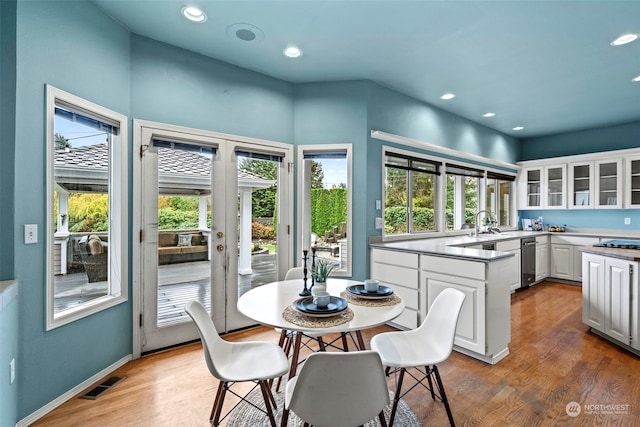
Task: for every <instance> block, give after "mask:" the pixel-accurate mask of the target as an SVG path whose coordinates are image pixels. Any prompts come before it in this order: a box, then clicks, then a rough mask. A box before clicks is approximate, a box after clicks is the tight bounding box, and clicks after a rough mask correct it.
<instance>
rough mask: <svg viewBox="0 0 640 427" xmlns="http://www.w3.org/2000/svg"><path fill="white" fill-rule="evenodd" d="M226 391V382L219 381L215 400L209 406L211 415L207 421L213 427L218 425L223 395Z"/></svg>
mask: <svg viewBox="0 0 640 427" xmlns="http://www.w3.org/2000/svg"><path fill="white" fill-rule="evenodd" d="M226 393H227V383H226V382H224V381H220V384H219V385H218V393H217V395H216V400H215V402H214V403H213V408H211V417H210V418H209V421H211V423H212V425H213V427H218V426H219V425H220V414H221V413H222V405H223V404H224V396H225V394H226Z"/></svg>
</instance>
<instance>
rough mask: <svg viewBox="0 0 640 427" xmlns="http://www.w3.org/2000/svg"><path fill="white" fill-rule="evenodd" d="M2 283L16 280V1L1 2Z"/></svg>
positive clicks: (0, 151) (0, 228)
mask: <svg viewBox="0 0 640 427" xmlns="http://www.w3.org/2000/svg"><path fill="white" fill-rule="evenodd" d="M0 51H1V52H2V60H0V153H2V155H1V156H0V171H2V173H0V200H1V201H2V202H1V203H0V280H8V279H13V278H14V270H13V208H14V205H13V203H14V191H13V182H14V175H13V172H14V158H15V144H14V142H15V139H16V138H15V131H16V125H15V120H16V2H15V1H12V0H8V1H0Z"/></svg>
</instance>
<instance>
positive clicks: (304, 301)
mask: <svg viewBox="0 0 640 427" xmlns="http://www.w3.org/2000/svg"><path fill="white" fill-rule="evenodd" d="M293 307H294V308H295V309H296V310H298V311H300V312H302V313H304V314H306V315H309V316H317V317H324V316H335V315H336V314H339V313H340V312H341V311H343V310H345V309H346V308H347V300H345V299H344V298H340V297H335V296H333V295H331V297H330V299H329V305H327V306H326V307H325V308H320V307H318V306H317V305H316V304H314V302H313V297H305V298H300V299H298V300H296V301H295V302H294V303H293Z"/></svg>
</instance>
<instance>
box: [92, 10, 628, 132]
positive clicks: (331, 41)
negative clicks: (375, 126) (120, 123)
mask: <svg viewBox="0 0 640 427" xmlns="http://www.w3.org/2000/svg"><path fill="white" fill-rule="evenodd" d="M93 1H94V2H95V3H96V4H97V5H98V6H99V7H100V8H102V9H103V10H105V11H106V12H107V13H108V14H110V15H111V16H113V17H114V18H115V19H116V20H118V21H120V22H121V23H122V24H123V25H124V26H125V27H127V28H128V29H129V30H130V31H132V32H133V33H136V34H140V35H143V36H146V37H149V38H152V39H156V40H159V41H162V42H165V43H169V44H172V45H175V46H179V47H181V48H184V49H188V50H191V51H194V52H198V53H200V54H202V55H207V56H210V57H212V58H216V59H219V60H221V61H225V62H228V63H231V64H235V65H238V66H240V67H243V68H247V69H250V70H254V71H257V72H260V73H263V74H266V75H269V76H273V77H276V78H278V79H282V80H286V81H289V82H293V83H305V82H320V81H337V80H360V79H368V80H371V81H374V82H376V83H379V84H381V85H383V86H386V87H389V88H391V89H394V90H396V91H398V92H402V93H405V94H407V95H410V96H412V97H414V98H417V99H420V100H423V101H425V102H428V103H430V104H432V105H435V106H437V107H440V108H442V109H444V110H447V111H450V112H452V113H454V114H457V115H459V116H462V117H466V118H468V119H470V120H472V121H474V122H477V123H480V124H483V125H485V126H488V127H490V128H493V129H496V130H498V131H501V132H504V133H506V134H510V135H513V136H515V137H518V138H530V137H535V136H541V135H547V134H555V133H560V132H565V131H572V130H578V129H585V128H592V127H601V126H606V125H610V124H618V123H625V122H630V121H635V120H640V82H632V81H631V80H632V79H633V78H634V77H637V76H638V75H640V39H639V40H636V41H635V42H633V43H631V44H628V45H624V46H618V47H613V46H611V45H610V42H611V41H612V40H613V39H615V38H616V37H618V36H619V35H621V34H623V33H627V32H633V33H640V0H622V1H616V0H606V1H585V0H561V1H559V0H547V1H544V0H538V1H515V0H503V1H482V0H477V1H458V0H449V1H444V0H441V1H430V0H394V1H389V0H340V1H330V0H284V1H271V0H261V1H260V0H258V1H245V0H193V1H191V0H184V1H176V0H147V1H141V0H93ZM187 5H188V6H192V5H193V6H198V7H200V8H201V9H202V10H204V11H205V12H206V14H207V16H208V19H207V21H206V22H204V23H202V24H194V23H191V22H188V21H187V20H186V19H184V18H183V17H182V16H181V14H180V10H181V8H182V7H183V6H187ZM234 24H240V25H239V26H238V25H236V26H235V27H234ZM238 28H240V29H250V30H252V31H253V32H254V33H255V34H257V35H258V37H257V38H256V39H255V40H253V41H243V40H240V39H239V38H238V37H237V36H236V31H237V29H238ZM290 45H295V46H298V47H300V48H301V49H302V50H303V52H304V54H303V56H302V57H300V58H297V59H290V58H286V57H285V56H284V55H283V54H282V52H283V50H284V49H285V48H286V47H288V46H290ZM445 92H453V93H455V94H456V95H457V96H456V98H454V99H452V100H449V101H444V100H441V99H440V96H441V95H442V94H444V93H445ZM488 111H491V112H494V113H496V116H495V117H492V118H483V117H482V114H483V113H486V112H488ZM514 126H524V127H525V129H524V130H522V131H520V132H516V131H513V130H512V128H513V127H514Z"/></svg>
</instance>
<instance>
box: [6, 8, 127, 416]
mask: <svg viewBox="0 0 640 427" xmlns="http://www.w3.org/2000/svg"><path fill="white" fill-rule="evenodd" d="M17 23H18V31H17V47H18V51H17V70H19V72H18V73H17V85H16V86H17V94H16V135H15V147H16V152H15V191H16V194H19V195H20V197H16V199H15V214H14V215H15V220H16V224H14V230H13V232H12V233H11V234H12V236H15V238H13V242H14V250H15V271H16V276H17V277H16V279H17V280H18V282H19V286H20V298H19V306H18V307H19V310H18V316H19V323H20V334H19V337H20V345H19V360H18V366H19V369H18V382H19V399H18V417H19V419H22V418H24V417H25V416H27V415H29V414H31V413H33V412H34V411H36V410H38V409H40V408H41V407H43V406H44V405H46V404H48V403H50V402H51V401H52V400H53V399H55V398H57V397H59V396H60V395H62V394H63V393H65V392H67V391H69V390H71V389H72V388H73V387H75V386H77V385H78V384H80V383H82V382H83V381H85V380H86V379H88V378H90V377H91V376H92V375H94V374H96V373H97V372H99V371H101V370H102V369H104V368H105V367H107V366H109V365H111V364H113V363H115V362H116V361H118V360H120V359H121V358H123V357H125V356H126V355H127V354H130V353H131V340H132V319H131V304H130V303H125V304H120V305H118V306H116V307H113V308H110V309H108V310H105V311H102V312H100V313H98V314H95V315H92V316H89V317H87V318H84V319H82V320H79V321H76V322H73V323H70V324H68V325H65V326H62V327H59V328H57V329H54V330H52V331H46V330H45V324H46V322H45V301H46V298H45V288H46V257H45V254H46V248H45V242H46V237H45V236H46V233H47V232H48V231H47V224H46V221H45V216H46V197H45V191H46V190H45V182H46V172H45V171H46V167H45V165H46V143H45V117H46V116H45V84H47V83H48V84H52V85H54V86H56V87H58V88H60V89H62V90H65V91H68V92H71V93H73V94H75V95H78V96H81V97H83V98H85V99H87V100H90V101H92V102H95V103H97V104H100V105H103V106H105V107H107V108H110V109H112V110H115V111H118V112H120V113H122V114H125V115H128V114H129V69H130V61H129V33H128V31H126V30H125V29H124V28H122V27H121V26H120V25H118V24H117V23H115V22H114V21H113V20H112V19H111V18H109V17H108V16H107V15H105V14H104V13H103V12H101V11H100V10H99V9H98V8H97V7H96V6H95V5H93V3H91V2H78V1H54V2H49V1H25V0H19V1H18V3H17ZM29 223H32V224H38V243H37V244H31V245H25V244H23V242H22V239H21V238H20V236H22V233H21V231H22V228H23V226H24V224H29ZM3 369H6V367H5V366H4V365H3Z"/></svg>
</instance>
